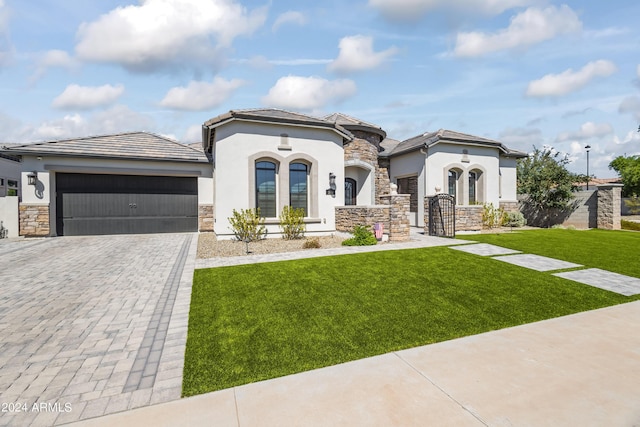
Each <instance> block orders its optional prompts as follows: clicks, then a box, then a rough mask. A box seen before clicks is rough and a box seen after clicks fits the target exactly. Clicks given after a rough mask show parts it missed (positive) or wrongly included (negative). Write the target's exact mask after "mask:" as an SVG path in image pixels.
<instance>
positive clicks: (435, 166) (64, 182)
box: [4, 109, 524, 239]
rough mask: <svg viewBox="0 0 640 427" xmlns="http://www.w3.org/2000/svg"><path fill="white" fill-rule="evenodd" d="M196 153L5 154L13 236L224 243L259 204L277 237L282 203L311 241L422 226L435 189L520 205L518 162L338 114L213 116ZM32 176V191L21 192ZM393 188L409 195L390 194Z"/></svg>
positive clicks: (105, 139) (59, 146)
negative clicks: (18, 226) (364, 227)
mask: <svg viewBox="0 0 640 427" xmlns="http://www.w3.org/2000/svg"><path fill="white" fill-rule="evenodd" d="M201 147H202V149H201V150H197V149H194V148H192V147H190V146H186V145H183V144H179V143H177V142H175V141H172V140H168V139H166V138H163V137H160V136H157V135H153V134H148V133H130V134H121V135H110V136H101V137H90V138H79V139H70V140H65V141H52V142H45V143H38V144H30V145H25V146H20V147H14V148H10V149H7V150H5V151H4V152H5V153H10V154H11V155H13V156H18V155H19V156H21V157H22V160H23V163H22V165H23V168H22V175H23V176H22V189H23V200H22V203H21V207H20V209H21V221H23V218H24V221H23V224H25V225H24V230H22V232H21V234H26V235H32V234H34V230H33V229H32V228H29V227H30V226H27V225H26V224H33V222H34V220H35V218H46V221H44V220H42V221H40V222H39V223H38V225H37V226H36V227H35V228H36V229H37V230H36V232H35V235H62V234H65V235H68V234H107V233H145V232H161V231H165V232H170V231H197V230H200V231H215V232H216V234H217V235H218V237H219V238H222V239H225V238H232V237H233V230H232V228H231V226H230V224H229V221H228V218H229V217H231V216H232V213H233V210H234V209H235V210H240V209H248V208H260V211H261V214H262V215H263V216H264V217H265V218H266V224H267V228H268V230H269V234H270V236H277V235H279V231H280V230H279V227H278V223H279V220H278V216H279V214H280V212H281V211H282V208H283V207H284V206H287V205H289V206H293V207H296V208H301V209H303V210H304V212H305V223H306V226H307V233H308V234H330V233H333V232H335V231H336V230H350V228H351V227H352V226H353V225H355V224H357V223H372V222H383V223H385V224H386V227H388V228H393V226H391V227H389V224H390V219H391V218H396V219H397V217H399V216H400V217H402V218H401V219H402V221H405V220H406V219H407V216H408V217H409V219H410V222H411V224H412V225H417V226H422V225H423V223H424V220H423V214H424V198H425V196H429V195H433V194H436V193H438V192H449V193H451V194H453V195H455V196H456V200H457V204H458V205H459V208H464V207H466V206H471V207H474V208H475V206H474V205H481V204H482V203H493V204H494V205H495V206H503V207H506V208H507V209H513V208H514V206H515V209H517V201H516V158H518V157H523V156H524V153H520V152H516V151H512V150H509V149H508V148H507V147H505V146H504V145H503V144H501V143H499V142H497V141H492V140H489V139H485V138H480V137H474V136H471V135H466V134H461V133H457V132H452V131H446V130H440V131H438V132H434V133H425V134H423V135H419V136H417V137H415V138H411V139H408V140H406V141H402V142H401V141H396V140H393V139H390V138H387V135H386V132H385V131H384V130H383V129H381V128H380V127H379V126H377V125H374V124H371V123H367V122H364V121H361V120H359V119H356V118H353V117H350V116H347V115H345V114H340V113H336V114H332V115H329V116H326V117H324V118H317V117H311V116H308V115H304V114H299V113H294V112H288V111H283V110H278V109H249V110H231V111H229V112H228V113H225V114H222V115H220V116H217V117H214V118H212V119H211V120H208V121H207V122H205V123H204V124H203V126H202V145H201ZM31 172H37V183H36V185H35V186H29V185H28V184H27V182H28V177H27V175H28V174H29V173H31ZM391 183H395V184H397V186H398V193H403V194H408V195H409V196H394V195H393V194H390V193H391V188H390V187H391V186H390V184H391ZM404 201H406V206H405V204H404ZM398 209H400V210H398ZM398 212H401V214H400V215H398ZM45 222H46V224H45ZM45 225H46V227H48V228H46V227H45ZM407 227H408V222H407Z"/></svg>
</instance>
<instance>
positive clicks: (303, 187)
mask: <svg viewBox="0 0 640 427" xmlns="http://www.w3.org/2000/svg"><path fill="white" fill-rule="evenodd" d="M308 175H309V167H308V166H307V165H305V164H304V163H291V164H290V165H289V204H290V206H291V207H292V208H296V209H303V210H304V216H307V194H308V190H307V187H308V185H307V184H308V179H307V177H308Z"/></svg>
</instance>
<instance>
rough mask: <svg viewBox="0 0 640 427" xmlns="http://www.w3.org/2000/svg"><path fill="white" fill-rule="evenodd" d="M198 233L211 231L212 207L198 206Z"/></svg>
mask: <svg viewBox="0 0 640 427" xmlns="http://www.w3.org/2000/svg"><path fill="white" fill-rule="evenodd" d="M198 231H201V232H210V231H214V230H213V205H199V206H198Z"/></svg>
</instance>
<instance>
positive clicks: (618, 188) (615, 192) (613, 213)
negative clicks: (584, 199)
mask: <svg viewBox="0 0 640 427" xmlns="http://www.w3.org/2000/svg"><path fill="white" fill-rule="evenodd" d="M621 202H622V184H603V185H598V228H603V229H605V230H620V203H621Z"/></svg>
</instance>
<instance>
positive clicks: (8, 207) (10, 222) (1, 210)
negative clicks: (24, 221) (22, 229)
mask: <svg viewBox="0 0 640 427" xmlns="http://www.w3.org/2000/svg"><path fill="white" fill-rule="evenodd" d="M0 221H2V225H3V227H4V228H6V229H7V231H8V233H7V237H8V238H10V237H18V232H19V222H18V196H6V197H0Z"/></svg>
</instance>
